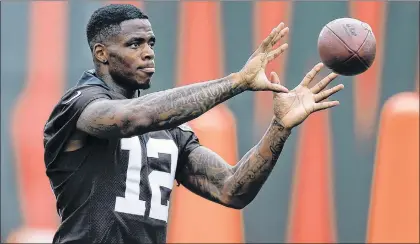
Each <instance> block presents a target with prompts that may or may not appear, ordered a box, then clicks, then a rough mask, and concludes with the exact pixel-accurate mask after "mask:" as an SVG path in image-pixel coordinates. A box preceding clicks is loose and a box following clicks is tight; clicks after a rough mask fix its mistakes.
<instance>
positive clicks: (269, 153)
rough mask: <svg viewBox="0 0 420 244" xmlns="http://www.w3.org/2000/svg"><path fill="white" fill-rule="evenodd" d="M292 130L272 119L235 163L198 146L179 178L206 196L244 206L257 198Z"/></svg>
mask: <svg viewBox="0 0 420 244" xmlns="http://www.w3.org/2000/svg"><path fill="white" fill-rule="evenodd" d="M290 132H291V130H290V129H286V128H284V127H283V126H282V125H281V124H280V123H279V122H278V121H277V120H276V119H273V121H272V123H271V125H270V127H269V128H268V130H267V131H266V133H265V135H264V136H263V137H262V139H261V140H260V141H259V143H258V144H257V145H256V146H254V147H253V148H252V149H251V150H249V151H248V153H247V154H245V156H244V157H243V158H242V159H241V160H240V161H239V162H238V163H237V164H236V165H235V166H230V165H229V164H228V163H226V162H225V161H224V160H223V159H222V158H221V157H220V156H218V155H217V154H216V153H214V152H212V151H211V150H209V149H207V148H205V147H198V148H196V149H195V150H193V151H192V152H191V153H190V155H189V157H188V160H187V163H186V165H185V167H184V168H183V169H182V171H181V172H180V173H181V174H180V177H179V178H180V179H179V181H180V182H181V183H182V184H183V185H184V186H185V187H186V188H188V189H189V190H190V191H192V192H194V193H196V194H198V195H200V196H202V197H204V198H207V199H209V200H211V201H214V202H217V203H220V204H222V205H224V206H227V207H231V208H236V209H241V208H243V207H245V206H246V205H247V204H249V203H250V202H251V201H252V200H253V199H254V198H255V196H256V195H257V194H258V192H259V190H260V189H261V187H262V185H263V184H264V182H265V181H266V180H267V178H268V176H269V174H270V173H271V171H272V170H273V168H274V166H275V164H276V162H277V159H278V158H279V155H280V153H281V151H282V149H283V146H284V143H285V142H286V139H287V138H288V136H289V135H290Z"/></svg>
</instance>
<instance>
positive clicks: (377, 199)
mask: <svg viewBox="0 0 420 244" xmlns="http://www.w3.org/2000/svg"><path fill="white" fill-rule="evenodd" d="M366 241H367V242H369V243H371V242H376V243H386V242H387V243H419V94H418V93H417V92H404V93H399V94H397V95H394V96H393V97H391V98H390V99H389V100H388V101H387V102H386V103H385V105H384V107H383V109H382V114H381V122H380V128H379V135H378V146H377V150H376V162H375V167H374V177H373V181H372V193H371V202H370V209H369V219H368V230H367V239H366Z"/></svg>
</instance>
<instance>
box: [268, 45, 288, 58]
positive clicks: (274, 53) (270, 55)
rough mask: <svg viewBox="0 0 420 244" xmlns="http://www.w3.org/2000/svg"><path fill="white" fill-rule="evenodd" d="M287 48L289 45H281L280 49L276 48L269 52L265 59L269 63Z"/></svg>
mask: <svg viewBox="0 0 420 244" xmlns="http://www.w3.org/2000/svg"><path fill="white" fill-rule="evenodd" d="M288 47H289V44H287V43H285V44H283V45H281V46H280V47H278V48H276V49H275V50H273V51H271V52H270V53H269V54H268V57H267V59H268V61H271V60H273V59H275V58H277V57H278V56H279V55H280V54H282V53H284V51H286V50H287V48H288Z"/></svg>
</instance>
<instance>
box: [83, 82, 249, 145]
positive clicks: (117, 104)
mask: <svg viewBox="0 0 420 244" xmlns="http://www.w3.org/2000/svg"><path fill="white" fill-rule="evenodd" d="M245 90H246V87H245V86H244V85H242V84H240V83H239V82H238V81H236V80H234V76H233V75H230V76H227V77H224V78H221V79H218V80H213V81H207V82H200V83H195V84H192V85H188V86H182V87H177V88H173V89H169V90H165V91H160V92H155V93H151V94H148V95H146V96H142V97H139V98H134V99H127V100H112V101H109V100H108V101H106V102H104V103H95V104H93V106H90V105H89V106H88V107H87V108H86V109H85V111H83V113H82V115H81V117H80V119H79V121H78V128H79V129H81V130H82V131H85V132H87V133H89V134H93V135H95V136H99V137H112V136H123V137H127V136H132V135H135V134H141V133H146V132H149V131H155V130H162V129H168V128H171V127H174V126H177V125H180V124H182V123H185V122H187V121H190V120H192V119H195V118H197V117H198V116H200V115H202V114H203V113H205V112H207V111H208V110H210V109H211V108H213V107H214V106H216V105H218V104H220V103H222V102H224V101H226V100H227V99H229V98H231V97H233V96H235V95H238V94H240V93H241V92H243V91H245Z"/></svg>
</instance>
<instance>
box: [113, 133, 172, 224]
mask: <svg viewBox="0 0 420 244" xmlns="http://www.w3.org/2000/svg"><path fill="white" fill-rule="evenodd" d="M146 148H147V154H146V155H147V157H150V158H159V153H164V154H169V155H171V162H170V165H171V166H170V167H171V172H170V173H167V172H162V171H153V172H151V173H150V174H149V184H150V189H151V193H152V198H151V203H150V213H149V217H150V218H153V219H158V220H163V221H165V222H167V220H168V209H169V201H168V202H167V204H166V206H165V205H162V204H161V197H162V196H161V191H160V187H161V186H163V187H166V188H168V189H170V190H172V187H173V182H174V179H175V171H176V165H177V160H178V147H177V146H176V144H175V142H174V141H172V140H168V139H154V138H150V139H149V141H148V142H147V144H146ZM121 149H123V150H128V151H129V156H128V168H127V179H126V182H125V196H124V197H118V196H117V199H116V202H115V211H117V212H121V213H128V214H135V215H141V216H144V214H145V211H146V202H145V201H142V200H140V199H139V198H140V191H141V189H140V179H141V176H140V171H141V167H142V153H143V152H142V148H141V145H140V140H139V138H138V137H137V136H134V137H131V138H123V139H121Z"/></svg>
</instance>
